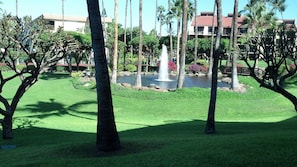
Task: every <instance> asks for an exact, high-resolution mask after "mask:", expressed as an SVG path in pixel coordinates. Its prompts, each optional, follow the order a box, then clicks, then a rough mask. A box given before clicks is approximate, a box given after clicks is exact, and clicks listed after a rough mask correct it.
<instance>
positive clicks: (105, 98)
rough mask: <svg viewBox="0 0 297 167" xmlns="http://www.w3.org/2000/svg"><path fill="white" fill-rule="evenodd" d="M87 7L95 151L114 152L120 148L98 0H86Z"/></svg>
mask: <svg viewBox="0 0 297 167" xmlns="http://www.w3.org/2000/svg"><path fill="white" fill-rule="evenodd" d="M87 5H88V13H89V19H90V27H91V36H92V47H93V50H94V61H95V72H96V75H95V77H96V83H97V86H96V87H97V102H98V116H97V117H98V118H97V121H98V123H97V142H96V143H97V149H98V151H114V150H117V149H119V148H120V139H119V136H118V133H117V129H116V124H115V120H114V112H113V104H112V96H111V90H110V80H109V74H108V68H107V60H106V55H105V43H104V37H103V30H102V23H101V16H100V11H99V4H98V0H87Z"/></svg>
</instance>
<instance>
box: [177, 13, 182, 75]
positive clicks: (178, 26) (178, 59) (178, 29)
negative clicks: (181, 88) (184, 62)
mask: <svg viewBox="0 0 297 167" xmlns="http://www.w3.org/2000/svg"><path fill="white" fill-rule="evenodd" d="M179 46H180V19H179V18H178V20H177V41H176V71H177V72H178V73H179V69H180V66H181V61H180V54H179Z"/></svg>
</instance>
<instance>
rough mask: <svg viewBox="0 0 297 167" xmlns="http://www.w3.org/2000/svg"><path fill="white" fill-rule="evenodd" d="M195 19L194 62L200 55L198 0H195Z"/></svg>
mask: <svg viewBox="0 0 297 167" xmlns="http://www.w3.org/2000/svg"><path fill="white" fill-rule="evenodd" d="M194 3H195V20H194V24H195V26H194V33H195V48H194V64H196V63H197V59H198V58H197V56H198V33H197V27H196V25H197V19H196V17H197V0H195V2H194Z"/></svg>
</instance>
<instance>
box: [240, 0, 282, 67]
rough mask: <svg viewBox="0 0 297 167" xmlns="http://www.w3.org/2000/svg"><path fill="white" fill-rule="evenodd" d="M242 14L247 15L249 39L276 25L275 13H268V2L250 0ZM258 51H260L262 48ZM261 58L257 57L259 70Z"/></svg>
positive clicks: (246, 23)
mask: <svg viewBox="0 0 297 167" xmlns="http://www.w3.org/2000/svg"><path fill="white" fill-rule="evenodd" d="M242 12H243V13H244V14H245V20H244V22H245V23H244V24H245V25H247V26H248V35H247V37H248V38H249V37H251V36H254V35H255V33H256V32H257V31H263V30H265V29H267V28H270V27H271V24H274V23H275V20H276V19H275V13H274V11H273V10H271V11H267V3H266V0H249V1H248V4H247V5H246V6H245V7H244V10H243V11H242ZM257 47H259V46H257ZM257 50H260V48H258V49H257ZM259 58H260V57H255V59H256V63H255V66H256V68H258V60H259Z"/></svg>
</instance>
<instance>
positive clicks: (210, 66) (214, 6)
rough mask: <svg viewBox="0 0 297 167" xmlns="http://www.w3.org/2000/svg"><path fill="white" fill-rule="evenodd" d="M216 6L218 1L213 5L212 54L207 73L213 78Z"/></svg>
mask: <svg viewBox="0 0 297 167" xmlns="http://www.w3.org/2000/svg"><path fill="white" fill-rule="evenodd" d="M216 7H217V4H216V1H215V2H214V5H213V17H212V23H211V25H212V29H211V44H210V55H209V67H208V73H207V76H208V78H211V77H212V68H213V45H214V29H215V27H214V21H215V20H214V18H215V12H216Z"/></svg>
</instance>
